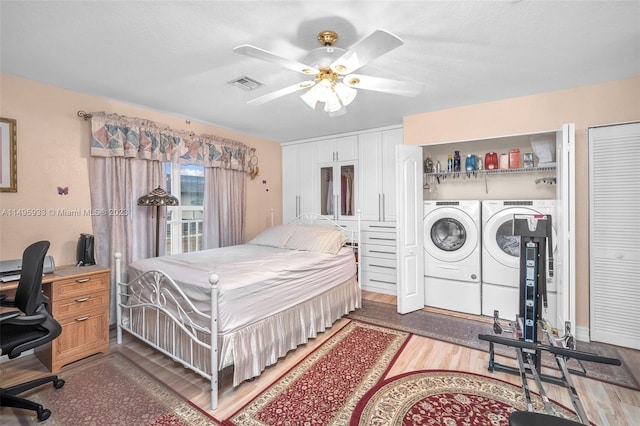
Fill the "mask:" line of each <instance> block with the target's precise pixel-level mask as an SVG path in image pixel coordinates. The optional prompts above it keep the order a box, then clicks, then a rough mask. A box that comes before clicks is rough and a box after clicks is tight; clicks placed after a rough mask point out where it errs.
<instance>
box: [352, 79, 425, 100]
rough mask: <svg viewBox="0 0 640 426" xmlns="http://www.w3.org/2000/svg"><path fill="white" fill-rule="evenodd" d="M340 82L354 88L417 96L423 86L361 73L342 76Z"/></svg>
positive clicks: (413, 82)
mask: <svg viewBox="0 0 640 426" xmlns="http://www.w3.org/2000/svg"><path fill="white" fill-rule="evenodd" d="M342 82H343V83H344V84H346V85H347V86H349V87H353V88H355V89H365V90H374V91H376V92H384V93H391V94H393V95H402V96H417V95H418V94H419V93H420V92H421V91H422V89H423V88H424V83H418V82H415V81H399V80H390V79H388V78H380V77H372V76H369V75H362V74H349V75H347V76H345V77H344V79H343V80H342Z"/></svg>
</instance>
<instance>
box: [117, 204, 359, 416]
mask: <svg viewBox="0 0 640 426" xmlns="http://www.w3.org/2000/svg"><path fill="white" fill-rule="evenodd" d="M291 223H295V224H315V225H333V226H336V227H337V228H339V229H340V230H341V231H342V232H343V233H344V234H345V235H346V236H347V239H348V243H350V245H351V246H352V248H353V249H354V251H356V250H358V247H360V212H359V211H358V213H357V221H356V223H357V228H356V230H355V231H354V230H347V229H345V228H343V227H342V226H341V225H339V224H338V223H337V222H334V221H333V220H331V219H328V218H326V217H325V216H321V215H315V214H305V215H301V216H299V217H297V218H296V219H295V220H294V221H292V222H291ZM121 261H122V255H121V254H120V253H115V254H114V263H115V274H116V285H117V311H116V315H117V316H116V319H117V343H118V344H119V345H120V344H122V332H123V330H124V331H126V332H128V333H130V334H131V335H133V336H135V337H136V338H138V339H139V340H141V341H143V342H144V343H146V344H148V345H150V346H151V347H153V348H155V349H157V350H158V351H160V352H161V353H163V354H165V355H167V356H169V357H170V358H171V359H173V360H174V361H176V362H179V363H180V364H182V365H183V366H184V367H186V368H188V369H190V370H192V371H194V372H195V373H197V374H199V375H200V376H202V377H204V378H205V379H207V380H209V381H210V384H211V410H215V409H216V408H217V407H218V387H219V385H218V367H219V366H218V356H219V355H218V354H219V350H218V339H217V334H218V333H217V331H218V326H217V321H218V282H219V277H218V275H216V274H215V273H212V274H211V275H210V276H209V284H210V285H211V314H206V313H203V312H201V311H200V310H198V309H197V308H196V306H195V305H194V304H193V303H192V302H191V301H190V300H189V299H188V298H187V297H186V295H185V294H184V292H183V291H182V290H181V289H180V287H179V286H178V285H177V284H176V282H175V281H174V280H173V279H172V278H171V277H170V276H169V275H167V274H166V273H164V272H163V271H160V270H150V271H146V272H144V273H143V274H141V275H139V276H137V277H135V278H134V279H133V280H131V281H129V282H123V281H122V265H121ZM357 274H358V287H359V288H360V282H359V277H361V276H362V271H361V266H360V262H359V261H358V263H357ZM134 286H135V288H136V289H135V290H134V289H133V287H134ZM142 292H145V293H146V294H147V297H145V298H144V300H141V299H140V297H139V295H140V294H141V293H142ZM149 294H151V298H150V299H151V300H148V299H149ZM178 299H180V300H181V301H182V303H186V304H187V306H181V307H180V304H178V303H175V305H177V306H179V307H180V308H179V310H178V312H177V313H173V312H172V311H170V310H168V309H167V308H166V307H167V302H169V301H170V302H176V301H177V300H178ZM139 308H144V309H141V311H142V322H143V327H142V330H146V326H144V324H146V323H147V322H155V327H154V331H153V332H150V333H149V332H146V331H145V332H144V334H140V333H138V332H136V331H135V330H133V329H132V327H131V322H132V320H131V318H132V315H131V312H132V310H134V309H139ZM123 311H127V312H128V315H126V316H125V315H124V314H123ZM148 311H150V312H151V313H150V314H149V315H147V314H146V313H147V312H148ZM161 315H164V316H166V317H168V318H170V319H171V323H172V328H171V330H170V340H171V342H170V350H168V349H165V348H164V347H162V346H161V345H159V344H158V342H159V341H160V338H161V337H160V335H161V332H164V333H165V335H166V333H167V330H164V331H163V330H161V329H160V324H161V321H160V317H161ZM125 317H126V318H127V319H128V321H127V322H126V323H125V322H123V319H124V318H125ZM198 320H200V321H198ZM204 321H206V323H208V324H209V326H208V327H203V326H201V325H198V324H202V323H203V322H204ZM212 330H215V332H213V333H212ZM178 332H182V333H184V334H185V335H187V336H189V340H190V346H189V347H188V348H183V347H181V348H179V349H180V350H178V348H177V346H176V342H177V333H178ZM207 336H208V339H207V338H206V337H207ZM207 340H208V341H209V342H210V343H208V342H207ZM198 350H200V351H202V350H205V351H208V352H209V355H210V372H208V371H206V369H205V368H203V367H202V366H200V365H197V364H196V363H194V359H195V353H196V352H197V351H198ZM185 352H186V353H185Z"/></svg>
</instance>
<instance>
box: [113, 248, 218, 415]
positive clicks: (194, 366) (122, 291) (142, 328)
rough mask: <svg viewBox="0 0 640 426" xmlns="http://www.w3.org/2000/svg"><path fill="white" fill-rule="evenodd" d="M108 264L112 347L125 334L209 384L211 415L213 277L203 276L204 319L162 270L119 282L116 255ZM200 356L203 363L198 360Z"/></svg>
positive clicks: (214, 388)
mask: <svg viewBox="0 0 640 426" xmlns="http://www.w3.org/2000/svg"><path fill="white" fill-rule="evenodd" d="M114 259H115V273H116V284H117V311H116V315H117V342H118V344H122V332H123V331H126V332H128V333H130V334H131V335H133V336H135V337H136V338H138V339H140V340H141V341H143V342H145V343H147V344H148V345H150V346H152V347H153V348H155V349H157V350H158V351H160V352H162V353H164V354H165V355H167V356H169V357H171V358H172V359H173V360H174V361H177V362H179V363H181V364H182V365H184V366H185V367H187V368H189V369H191V370H193V371H194V372H196V373H197V374H199V375H201V376H202V377H204V378H206V379H207V380H209V381H210V382H211V409H212V410H215V409H216V408H217V405H218V339H217V334H218V327H217V321H218V280H219V278H218V276H217V275H216V274H211V275H210V276H209V283H210V284H211V314H205V313H203V312H201V311H199V310H198V309H197V308H196V307H195V306H194V304H193V303H192V302H191V301H190V300H189V298H188V297H187V296H186V295H185V294H184V292H183V291H182V290H181V289H180V288H179V287H178V285H177V284H176V283H175V281H173V279H172V278H171V277H169V276H168V275H167V274H166V273H164V272H163V271H160V270H151V271H146V272H144V273H143V274H141V275H139V276H137V277H135V278H133V279H132V280H130V281H128V282H125V281H123V280H122V265H121V260H122V255H121V254H120V253H115V255H114ZM166 324H170V326H168V327H167V325H166ZM203 324H204V325H203ZM185 337H186V339H187V340H188V343H187V344H185V343H184V340H185ZM203 354H204V355H205V356H206V358H207V362H203V361H202V357H203Z"/></svg>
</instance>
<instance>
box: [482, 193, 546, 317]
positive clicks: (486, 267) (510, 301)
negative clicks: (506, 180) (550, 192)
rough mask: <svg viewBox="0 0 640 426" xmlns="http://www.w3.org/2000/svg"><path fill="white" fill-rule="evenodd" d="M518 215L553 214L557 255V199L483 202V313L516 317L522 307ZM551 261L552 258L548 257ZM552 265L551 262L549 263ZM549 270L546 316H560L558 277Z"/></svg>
mask: <svg viewBox="0 0 640 426" xmlns="http://www.w3.org/2000/svg"><path fill="white" fill-rule="evenodd" d="M514 214H534V215H535V214H545V215H551V222H552V225H553V232H552V243H553V252H554V258H555V257H556V251H557V250H556V247H557V243H556V232H555V222H554V219H555V218H554V216H555V214H556V201H555V200H524V201H512V200H484V201H482V315H489V316H493V311H494V310H498V311H499V312H500V318H503V319H507V320H512V321H513V320H515V318H516V315H517V314H518V313H519V310H520V306H519V303H520V237H519V236H514V235H513V215H514ZM546 261H547V262H548V259H547V260H546ZM547 266H548V263H547ZM546 269H547V300H548V308H547V311H546V312H543V317H544V318H546V319H549V320H550V321H551V322H552V323H553V322H554V321H555V318H556V285H555V278H554V277H552V276H550V274H549V270H548V267H547V268H546Z"/></svg>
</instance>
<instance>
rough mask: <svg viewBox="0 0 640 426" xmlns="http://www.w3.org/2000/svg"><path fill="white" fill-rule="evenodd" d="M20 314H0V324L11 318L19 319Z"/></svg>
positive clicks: (16, 312) (17, 312) (10, 312)
mask: <svg viewBox="0 0 640 426" xmlns="http://www.w3.org/2000/svg"><path fill="white" fill-rule="evenodd" d="M20 314H21V312H20V311H9V312H2V313H0V322H4V321H8V320H10V319H12V318H16V317H19V316H20Z"/></svg>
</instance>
